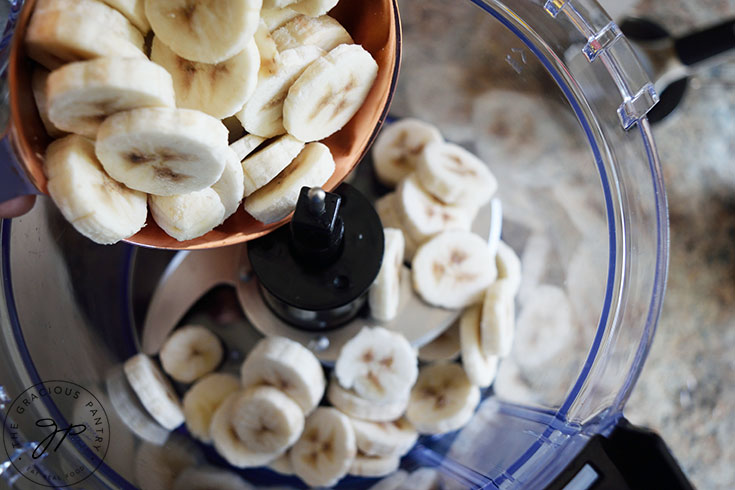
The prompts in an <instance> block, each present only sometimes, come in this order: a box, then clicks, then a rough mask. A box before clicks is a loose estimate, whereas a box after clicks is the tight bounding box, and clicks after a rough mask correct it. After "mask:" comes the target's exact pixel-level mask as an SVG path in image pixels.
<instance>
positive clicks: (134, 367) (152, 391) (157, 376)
mask: <svg viewBox="0 0 735 490" xmlns="http://www.w3.org/2000/svg"><path fill="white" fill-rule="evenodd" d="M123 369H124V371H125V377H126V378H127V379H128V382H129V383H130V386H131V387H132V388H133V391H135V394H136V395H138V399H139V400H140V402H141V403H142V404H143V406H144V407H145V409H146V410H148V413H150V414H151V416H152V417H153V418H154V419H155V420H156V422H158V423H159V424H161V426H162V427H164V428H165V429H168V430H173V429H175V428H176V427H178V426H180V425H181V424H182V423H183V422H184V412H183V411H182V409H181V403H179V398H178V396H177V395H176V392H175V391H174V389H173V387H172V386H171V383H169V382H168V380H167V379H166V378H164V377H163V373H162V372H161V370H160V369H158V366H156V365H155V364H154V362H153V361H152V360H151V358H150V357H148V356H146V355H145V354H136V355H135V356H133V357H131V358H130V359H128V360H127V361H125V364H124V366H123Z"/></svg>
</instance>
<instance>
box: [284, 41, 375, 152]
mask: <svg viewBox="0 0 735 490" xmlns="http://www.w3.org/2000/svg"><path fill="white" fill-rule="evenodd" d="M377 75H378V64H377V63H376V62H375V60H374V59H373V57H372V56H371V55H370V53H368V52H367V51H365V49H364V48H363V47H362V46H359V45H357V44H342V45H340V46H337V47H336V48H334V49H333V50H331V51H330V52H329V53H327V54H326V55H325V56H323V57H321V58H319V59H317V60H316V61H314V62H313V63H312V64H311V65H309V66H308V67H307V68H306V70H304V72H303V73H302V74H301V76H300V77H299V78H298V80H296V82H295V83H294V84H293V85H292V86H291V88H290V89H289V90H288V96H287V97H286V100H285V101H284V102H283V126H284V127H285V128H286V131H288V132H289V133H290V134H292V135H294V136H295V137H297V138H299V139H300V140H302V141H307V142H308V141H317V140H321V139H323V138H326V137H327V136H329V135H331V134H333V133H335V132H336V131H338V130H339V129H341V128H342V127H343V126H344V125H345V124H347V122H348V121H349V120H350V119H352V116H354V115H355V113H356V112H357V111H358V109H359V108H360V107H361V106H362V103H363V102H364V101H365V99H366V98H367V95H368V92H369V91H370V88H371V87H372V86H373V82H374V81H375V78H376V77H377Z"/></svg>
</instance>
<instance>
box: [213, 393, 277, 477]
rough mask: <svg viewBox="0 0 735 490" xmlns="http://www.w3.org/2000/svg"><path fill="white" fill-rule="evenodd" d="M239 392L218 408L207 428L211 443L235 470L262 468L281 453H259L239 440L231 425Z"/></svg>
mask: <svg viewBox="0 0 735 490" xmlns="http://www.w3.org/2000/svg"><path fill="white" fill-rule="evenodd" d="M240 394H241V393H240V392H238V393H232V394H231V395H229V396H228V397H227V398H225V401H223V402H222V404H221V405H220V406H219V408H218V409H217V411H216V412H214V416H213V417H212V424H211V425H210V427H209V431H210V434H211V436H212V442H213V443H214V448H215V449H216V450H217V452H218V453H219V454H220V456H222V457H223V458H225V460H226V461H227V462H228V463H230V464H231V465H232V466H234V467H236V468H253V467H255V466H263V465H266V464H268V463H270V462H271V461H273V460H275V459H276V458H278V457H279V456H280V455H281V453H282V452H283V451H281V452H273V453H259V452H256V451H253V450H252V449H250V448H249V447H248V445H247V444H246V442H245V441H243V440H242V439H240V437H239V436H238V435H237V432H236V431H235V427H234V425H233V420H234V419H233V415H234V409H235V403H236V402H237V399H238V397H239V396H240Z"/></svg>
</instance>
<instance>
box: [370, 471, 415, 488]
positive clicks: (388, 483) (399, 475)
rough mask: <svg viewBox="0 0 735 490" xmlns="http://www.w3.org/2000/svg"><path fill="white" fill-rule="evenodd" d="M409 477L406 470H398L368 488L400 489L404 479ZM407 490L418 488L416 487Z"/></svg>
mask: <svg viewBox="0 0 735 490" xmlns="http://www.w3.org/2000/svg"><path fill="white" fill-rule="evenodd" d="M407 478H408V472H407V471H404V470H398V471H396V472H395V473H393V474H392V475H390V476H388V477H385V478H383V479H382V480H380V481H379V482H378V483H376V484H375V485H373V486H372V487H370V488H369V489H368V490H399V489H401V488H404V487H402V486H401V485H402V484H403V482H404V481H406V479H407ZM406 490H416V489H414V488H410V489H406Z"/></svg>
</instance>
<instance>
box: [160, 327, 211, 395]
mask: <svg viewBox="0 0 735 490" xmlns="http://www.w3.org/2000/svg"><path fill="white" fill-rule="evenodd" d="M223 355H224V349H223V348H222V342H220V340H219V338H218V337H217V336H216V335H215V334H213V333H212V332H211V331H210V330H209V329H208V328H206V327H202V326H199V325H187V326H185V327H180V328H177V329H176V330H175V331H174V333H172V334H171V336H169V338H168V339H166V342H165V343H164V344H163V347H162V348H161V352H160V353H159V358H160V359H161V366H162V367H163V370H164V371H166V373H167V374H168V375H169V376H171V377H172V378H173V379H175V380H176V381H179V382H181V383H191V382H193V381H196V380H197V379H199V378H201V377H202V376H204V375H205V374H208V373H210V372H212V371H214V369H215V368H216V367H217V366H218V365H219V363H220V362H222V356H223Z"/></svg>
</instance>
